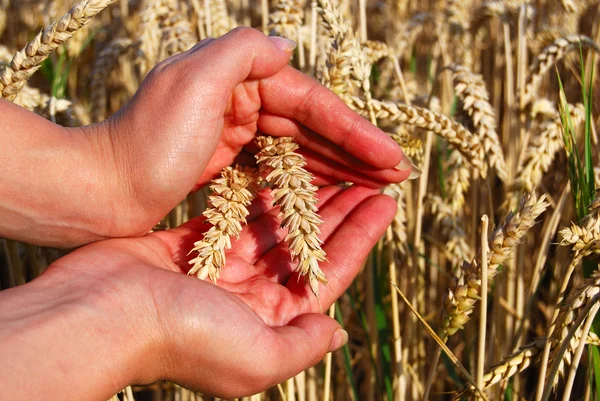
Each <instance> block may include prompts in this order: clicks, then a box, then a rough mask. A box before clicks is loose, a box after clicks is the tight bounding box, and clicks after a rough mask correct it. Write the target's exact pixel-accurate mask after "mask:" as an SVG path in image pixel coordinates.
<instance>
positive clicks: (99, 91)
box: [90, 38, 132, 122]
mask: <svg viewBox="0 0 600 401" xmlns="http://www.w3.org/2000/svg"><path fill="white" fill-rule="evenodd" d="M131 43H132V42H131V40H130V39H128V38H118V39H115V40H113V41H112V42H111V43H110V44H109V45H108V46H106V47H105V48H104V49H102V50H101V51H100V53H99V54H98V57H96V59H95V60H94V66H93V67H92V79H91V82H90V98H91V103H92V121H94V122H99V121H102V120H104V119H105V118H106V100H107V95H106V84H107V82H106V80H107V79H108V77H109V75H110V73H111V71H112V69H113V68H114V66H115V64H116V63H117V61H118V59H119V57H120V56H121V54H123V53H125V52H126V51H127V50H129V49H130V48H131Z"/></svg>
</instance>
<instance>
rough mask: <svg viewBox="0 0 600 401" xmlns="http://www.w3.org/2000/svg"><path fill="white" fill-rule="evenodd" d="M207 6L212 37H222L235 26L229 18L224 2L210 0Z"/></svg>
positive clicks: (221, 0)
mask: <svg viewBox="0 0 600 401" xmlns="http://www.w3.org/2000/svg"><path fill="white" fill-rule="evenodd" d="M209 6H210V21H211V26H212V36H214V37H219V36H223V35H225V34H226V33H227V32H229V31H230V30H231V29H233V28H235V27H236V26H237V24H236V23H235V21H234V20H233V18H231V17H230V16H229V12H227V3H226V2H225V0H210V1H209Z"/></svg>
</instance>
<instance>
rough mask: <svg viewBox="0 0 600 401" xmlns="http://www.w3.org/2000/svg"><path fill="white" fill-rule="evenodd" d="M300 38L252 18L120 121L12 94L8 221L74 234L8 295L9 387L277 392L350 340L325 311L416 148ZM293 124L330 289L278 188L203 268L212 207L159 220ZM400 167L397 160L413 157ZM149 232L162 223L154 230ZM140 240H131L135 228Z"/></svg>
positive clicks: (0, 219)
mask: <svg viewBox="0 0 600 401" xmlns="http://www.w3.org/2000/svg"><path fill="white" fill-rule="evenodd" d="M289 56H290V47H289V44H286V42H284V41H283V42H282V41H281V40H277V39H268V38H267V37H265V36H264V35H262V34H261V33H259V32H257V31H254V30H250V29H238V30H234V31H232V32H231V33H229V34H228V35H225V36H224V37H222V38H220V39H216V40H210V41H205V42H202V43H200V44H199V45H198V46H196V47H195V48H193V49H192V50H190V51H189V52H186V53H183V54H181V55H178V56H175V57H173V58H171V59H168V60H166V61H165V62H163V63H161V64H160V65H159V66H157V67H156V68H155V69H154V70H153V71H152V72H151V74H150V75H149V76H148V77H147V79H146V80H145V81H144V83H143V85H142V87H141V88H140V90H139V92H138V93H137V94H136V96H135V97H134V99H133V100H132V101H131V102H130V103H129V104H128V105H127V106H126V107H125V108H124V109H123V110H121V111H120V112H119V113H118V114H117V115H115V116H113V117H112V118H111V119H109V120H108V121H107V122H105V123H103V124H99V125H94V126H90V127H84V128H78V129H64V128H61V127H58V126H55V125H52V124H50V123H48V122H47V121H45V120H43V119H41V118H39V117H37V116H34V115H33V114H31V113H28V112H26V111H24V110H22V109H20V108H18V107H16V106H14V105H12V104H10V103H8V102H5V101H0V113H1V115H2V116H3V117H4V116H10V117H9V118H3V119H2V121H0V125H1V126H2V129H1V130H0V132H1V133H2V134H1V135H2V136H3V141H4V143H5V145H6V148H5V149H9V150H10V151H7V152H3V153H1V154H0V165H1V166H3V175H2V177H1V178H0V199H2V202H1V203H0V235H1V236H5V237H8V238H13V239H17V240H23V241H27V242H32V243H37V244H42V245H52V246H62V247H70V246H77V245H81V244H86V243H89V242H94V241H98V240H101V239H105V238H115V237H117V238H115V239H106V240H103V241H98V242H94V243H92V244H89V245H86V246H83V247H81V248H79V249H77V250H75V251H73V252H71V253H70V254H68V255H67V256H64V257H63V258H61V259H59V260H58V261H57V262H55V263H54V264H52V265H51V266H50V267H49V268H48V269H47V270H46V272H44V274H42V275H41V276H40V277H38V278H36V279H35V280H33V281H32V282H30V283H27V284H25V285H23V286H19V287H16V288H13V289H8V290H4V291H2V292H0V361H2V363H0V385H1V386H2V394H3V396H5V397H6V398H7V399H15V400H17V399H46V400H54V399H56V400H59V399H65V398H67V397H69V398H73V399H84V400H105V399H107V398H108V397H110V396H111V395H112V394H114V393H116V392H117V391H119V390H120V389H121V388H123V387H125V386H126V385H129V384H133V383H150V382H153V381H156V380H159V379H167V380H170V381H173V382H176V383H180V384H182V385H185V386H187V387H190V388H193V389H196V390H198V391H202V392H204V393H206V394H213V395H217V396H220V397H222V398H233V397H238V396H243V395H249V394H252V393H256V392H260V391H262V390H264V389H266V388H268V387H269V386H272V385H274V384H276V383H278V382H281V381H283V380H285V379H287V378H289V377H291V376H293V375H295V374H296V373H298V372H300V371H302V370H304V369H306V368H308V367H309V366H312V365H314V364H316V363H317V362H318V361H319V360H321V359H322V358H323V356H324V355H325V354H326V353H327V352H328V351H331V350H334V349H336V348H339V347H340V346H341V345H343V344H344V343H345V342H346V341H347V334H346V333H345V332H344V331H343V330H341V329H340V326H339V325H338V324H337V323H336V322H335V321H334V320H333V319H331V318H329V317H328V316H325V315H323V314H322V313H321V312H322V310H326V309H327V308H328V307H329V306H330V305H331V304H332V303H333V302H334V301H335V299H337V298H338V297H339V296H340V295H341V294H342V293H343V291H344V290H345V289H346V288H347V287H348V285H349V284H350V282H351V281H352V280H353V279H354V278H355V277H356V274H357V273H358V270H359V268H360V265H361V263H362V261H363V260H364V259H365V257H366V255H367V254H368V252H369V250H370V249H371V248H372V246H373V245H374V244H375V243H376V241H377V240H378V239H379V238H380V237H381V235H382V234H383V232H384V231H385V228H386V227H387V225H388V224H389V223H390V222H391V220H392V219H393V216H394V213H395V202H394V201H393V200H392V199H390V198H389V197H387V196H385V195H381V194H379V190H378V188H379V187H381V186H382V185H384V184H386V183H389V182H399V181H401V180H403V179H405V178H406V177H407V176H408V175H409V173H410V162H409V161H408V159H406V158H405V156H404V155H403V153H402V151H401V150H400V148H398V147H397V146H396V144H395V143H394V142H393V141H391V140H390V139H389V138H388V137H387V136H386V135H385V134H384V133H383V132H381V131H380V130H378V129H377V128H375V127H373V126H372V125H371V124H370V123H368V122H367V121H366V120H364V119H362V118H361V117H359V116H358V115H356V114H355V113H353V112H352V111H351V110H349V109H348V108H347V107H346V106H345V105H344V104H343V103H342V102H341V101H340V100H339V99H338V98H337V97H336V96H335V95H333V94H332V93H331V92H329V91H328V90H327V89H325V88H323V87H322V86H320V85H318V84H317V83H316V82H315V81H313V80H312V79H310V78H308V77H306V76H304V75H302V74H300V73H299V72H297V71H295V70H293V69H292V68H290V67H288V66H287V65H286V63H287V61H288V59H289ZM257 129H258V130H260V131H261V132H263V133H265V134H268V135H277V136H294V137H295V138H296V141H297V142H299V143H300V144H301V145H302V147H303V148H304V149H305V155H306V157H307V159H308V162H309V164H308V167H309V169H311V171H312V172H313V173H314V174H315V175H316V176H317V180H316V182H317V183H318V184H321V185H325V184H331V183H335V182H338V181H340V180H344V181H345V180H348V181H353V182H355V183H356V185H354V186H352V187H351V188H349V189H342V188H341V187H339V186H336V185H325V186H324V187H323V188H322V189H320V190H319V194H318V196H319V201H320V204H319V207H320V213H321V215H322V218H323V220H324V223H323V225H322V236H321V238H322V239H323V241H324V245H323V248H324V250H325V251H326V252H327V254H328V261H327V262H325V263H323V264H322V266H321V267H322V269H323V271H324V272H325V274H326V275H327V277H328V280H329V285H328V287H327V288H323V291H321V298H320V299H317V298H315V297H314V296H313V295H312V294H311V293H310V290H309V289H308V287H307V286H306V285H305V283H304V281H303V280H298V277H297V275H296V273H295V272H294V269H295V267H296V266H295V265H294V264H293V263H292V262H291V261H290V258H289V254H288V253H287V248H286V245H285V243H284V242H283V239H284V238H285V231H284V230H282V229H280V228H279V222H278V221H277V219H276V216H277V213H278V211H277V210H274V209H272V206H271V202H270V200H269V199H268V196H266V195H265V194H264V193H263V194H261V195H260V196H259V197H258V199H257V201H256V202H255V203H254V204H253V205H252V206H251V214H250V216H249V219H248V222H249V224H248V225H247V226H245V227H244V230H243V232H242V235H241V236H240V238H239V240H236V241H234V243H233V249H231V251H230V252H228V254H227V265H226V266H225V267H224V268H223V270H222V272H221V275H220V278H219V282H218V285H214V284H213V283H210V282H204V281H201V280H198V279H196V278H195V277H190V276H187V275H186V274H185V273H186V272H187V270H188V269H189V264H188V260H189V257H188V256H187V252H188V251H189V249H191V248H192V246H193V242H194V241H197V240H199V239H201V238H202V233H203V232H205V231H206V230H207V229H208V227H207V226H206V225H205V224H204V222H203V219H202V218H197V219H194V220H192V221H190V222H189V223H187V224H185V225H183V226H181V227H179V228H176V229H173V230H168V231H164V232H156V233H152V234H147V232H148V230H149V229H150V228H151V227H152V226H153V225H154V224H155V223H156V222H157V221H158V220H160V218H162V217H163V216H164V215H165V214H166V213H167V212H168V211H169V210H170V209H171V208H172V207H173V206H174V205H176V204H177V203H178V202H180V201H181V200H182V199H183V198H184V197H185V196H186V195H187V194H188V193H189V191H191V190H193V189H195V188H197V187H199V186H202V185H204V184H206V183H207V182H208V181H209V180H210V179H211V178H213V177H214V176H215V175H216V174H217V173H218V172H219V171H220V170H221V168H223V167H224V166H227V165H230V164H231V163H232V162H234V160H236V159H238V158H241V159H243V160H246V161H247V160H251V152H252V151H253V149H252V145H251V142H252V139H253V138H254V136H255V134H256V131H257ZM398 166H399V168H396V167H398ZM145 234H146V235H145ZM118 237H128V238H118Z"/></svg>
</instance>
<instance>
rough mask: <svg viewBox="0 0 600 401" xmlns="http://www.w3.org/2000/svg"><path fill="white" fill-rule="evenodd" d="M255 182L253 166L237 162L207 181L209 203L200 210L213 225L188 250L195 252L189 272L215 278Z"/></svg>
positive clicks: (238, 230) (239, 227)
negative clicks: (218, 175)
mask: <svg viewBox="0 0 600 401" xmlns="http://www.w3.org/2000/svg"><path fill="white" fill-rule="evenodd" d="M256 182H257V172H256V169H253V168H249V167H240V166H238V167H235V168H233V167H226V168H225V169H223V171H221V177H220V178H217V179H215V180H213V182H212V184H211V185H210V189H211V191H212V193H213V194H212V195H211V196H209V198H208V199H209V203H210V207H209V208H208V209H206V211H204V213H203V215H204V216H206V221H208V222H209V223H210V224H212V227H211V228H210V229H209V230H208V231H207V232H206V233H205V234H204V238H202V240H201V241H197V242H196V243H195V244H194V248H193V249H192V250H191V251H190V253H192V252H197V253H198V255H197V256H196V257H195V258H194V259H192V260H190V261H189V263H190V264H191V265H193V266H192V268H191V269H190V270H189V271H188V274H195V275H196V276H197V277H198V278H200V279H205V278H206V277H209V278H210V279H211V280H212V281H213V282H216V281H217V279H218V278H219V271H220V269H221V268H222V267H223V266H225V250H226V249H231V237H236V238H237V237H239V235H240V233H241V232H242V225H243V224H245V223H246V216H248V208H247V206H248V205H249V204H250V202H252V199H254V196H255V193H256V191H257V186H256Z"/></svg>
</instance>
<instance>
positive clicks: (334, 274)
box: [287, 195, 397, 312]
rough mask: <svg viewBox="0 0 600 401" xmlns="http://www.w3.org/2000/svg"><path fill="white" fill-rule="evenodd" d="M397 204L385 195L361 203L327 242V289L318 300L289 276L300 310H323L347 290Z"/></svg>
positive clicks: (299, 282) (300, 283)
mask: <svg viewBox="0 0 600 401" xmlns="http://www.w3.org/2000/svg"><path fill="white" fill-rule="evenodd" d="M396 207H397V206H396V202H395V201H394V200H393V199H392V198H390V197H389V196H387V195H375V196H373V197H371V198H369V199H366V200H364V201H363V202H362V203H361V204H360V205H359V206H358V207H357V208H356V209H355V210H354V211H353V212H352V213H351V214H350V215H349V216H348V217H347V219H346V220H345V221H344V222H343V223H342V224H341V225H340V226H339V227H338V229H337V230H336V232H335V233H334V234H333V235H331V236H330V237H328V238H327V241H326V242H325V245H324V246H323V249H324V250H325V252H327V259H328V261H327V262H325V263H322V264H321V268H322V269H323V271H324V272H325V275H326V276H327V280H328V285H327V288H323V291H321V292H320V299H317V298H316V297H314V296H312V294H310V289H309V288H308V286H307V285H306V284H305V283H304V280H303V279H302V278H301V279H300V280H298V279H297V277H295V275H294V276H292V277H291V278H290V280H289V281H288V284H287V287H288V289H289V290H290V292H292V293H293V294H296V299H297V302H298V303H299V304H300V305H301V310H304V311H306V312H311V311H312V312H318V311H320V310H321V308H323V310H326V309H327V308H329V307H330V306H331V304H333V302H334V301H335V300H336V299H338V298H339V297H340V296H341V295H342V294H343V293H344V291H345V290H346V288H348V286H349V285H350V283H351V282H352V280H353V279H354V278H355V277H356V275H357V274H358V271H359V270H360V267H361V265H362V263H363V261H364V260H365V259H366V257H367V255H368V254H369V251H370V250H371V249H372V248H373V246H375V244H376V243H377V241H378V240H379V239H380V238H381V236H382V235H383V234H384V233H385V230H386V228H387V227H388V226H389V225H390V223H391V222H392V220H393V218H394V215H395V213H396Z"/></svg>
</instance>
